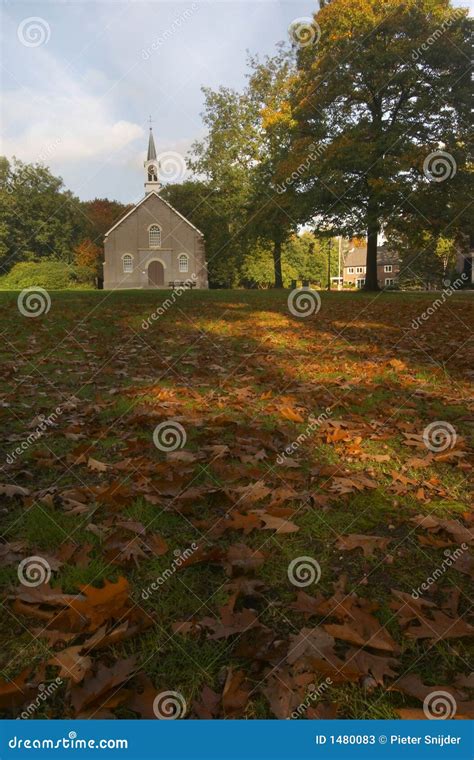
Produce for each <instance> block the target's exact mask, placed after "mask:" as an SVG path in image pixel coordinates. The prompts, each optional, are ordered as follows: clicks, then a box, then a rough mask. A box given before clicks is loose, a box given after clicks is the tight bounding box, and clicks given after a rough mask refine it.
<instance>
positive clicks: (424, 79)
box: [276, 0, 470, 290]
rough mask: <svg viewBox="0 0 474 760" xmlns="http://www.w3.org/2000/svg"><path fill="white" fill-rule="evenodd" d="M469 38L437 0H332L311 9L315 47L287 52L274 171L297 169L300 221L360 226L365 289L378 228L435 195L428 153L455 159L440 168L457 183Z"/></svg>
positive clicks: (349, 228)
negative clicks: (284, 149) (282, 128)
mask: <svg viewBox="0 0 474 760" xmlns="http://www.w3.org/2000/svg"><path fill="white" fill-rule="evenodd" d="M468 37H469V28H468V22H467V19H466V12H465V11H462V10H460V9H456V10H455V9H453V7H452V6H451V4H450V3H449V1H448V0H333V1H332V2H331V3H324V4H323V7H322V8H321V9H320V11H319V12H318V13H317V14H316V15H315V18H314V34H313V38H314V39H313V42H314V44H307V42H306V41H305V43H304V45H303V47H301V49H300V50H299V51H298V76H297V77H296V79H295V84H294V87H293V90H292V95H291V106H292V108H291V114H288V113H287V112H285V111H282V110H280V112H279V114H278V113H277V115H276V116H279V118H280V120H281V121H282V122H283V123H286V125H287V127H288V129H291V130H292V134H293V142H292V145H293V151H292V155H291V157H290V160H289V161H286V162H283V163H282V165H281V166H280V170H279V171H280V176H285V175H288V173H289V172H290V171H294V170H295V168H297V167H299V166H305V167H306V166H307V168H306V169H305V171H304V172H302V173H301V176H300V179H299V182H298V190H299V192H300V194H301V204H302V205H303V206H304V207H305V209H306V214H307V217H308V219H313V218H314V217H318V218H319V219H323V220H324V221H325V222H327V223H329V224H332V225H333V226H334V227H336V228H337V231H338V232H339V233H340V232H344V233H345V234H347V235H353V234H359V235H360V234H366V237H367V275H366V288H367V289H369V290H376V289H377V288H378V284H377V237H378V234H379V232H380V231H381V229H382V228H383V227H384V225H386V224H387V223H389V222H390V219H391V217H392V216H393V215H394V214H397V213H398V214H402V215H403V213H404V211H406V212H407V213H412V212H413V208H412V207H411V206H410V200H411V195H412V194H413V193H416V192H418V193H419V194H420V195H422V196H424V197H428V198H429V196H430V195H431V194H432V193H433V192H434V188H435V187H436V184H437V180H438V179H439V176H438V177H433V175H432V174H430V167H429V162H430V160H432V158H433V154H436V153H437V152H439V151H440V150H442V151H443V152H444V153H445V154H448V157H447V159H446V160H447V162H448V164H450V165H451V167H456V168H457V171H455V170H454V168H451V169H450V168H449V165H447V167H446V176H445V179H446V182H451V183H453V189H454V187H455V186H456V184H457V183H461V182H462V177H463V167H464V165H465V161H466V131H467V125H468V123H469V118H468V90H469V76H470V75H469V47H468ZM304 39H305V40H307V37H306V38H304ZM314 144H316V145H317V160H315V161H310V162H308V161H307V157H308V154H310V153H311V151H313V153H314V148H312V147H311V146H314ZM449 213H450V215H451V219H453V218H454V216H455V215H456V211H455V209H454V208H452V209H451V210H450V212H449Z"/></svg>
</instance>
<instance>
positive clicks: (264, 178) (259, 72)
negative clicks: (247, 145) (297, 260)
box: [247, 46, 298, 288]
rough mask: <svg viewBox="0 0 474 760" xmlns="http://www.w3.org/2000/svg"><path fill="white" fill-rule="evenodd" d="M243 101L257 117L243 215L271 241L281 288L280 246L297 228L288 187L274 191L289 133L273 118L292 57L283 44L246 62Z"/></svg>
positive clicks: (252, 230)
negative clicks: (247, 73) (247, 74)
mask: <svg viewBox="0 0 474 760" xmlns="http://www.w3.org/2000/svg"><path fill="white" fill-rule="evenodd" d="M249 63H250V66H251V74H250V77H249V85H248V89H247V92H248V97H249V100H250V102H251V103H252V113H254V114H256V116H257V123H256V129H255V135H256V139H255V154H256V161H255V164H254V165H253V166H252V167H251V171H250V198H249V202H248V211H247V216H248V219H249V230H250V233H251V235H252V236H253V237H254V238H255V239H256V240H259V241H261V242H270V243H271V244H272V249H273V268H274V285H275V287H276V288H282V287H283V272H282V247H283V244H284V243H285V242H286V241H287V240H288V238H289V236H290V235H291V233H292V232H295V231H296V229H297V226H298V205H297V202H296V198H295V194H294V191H293V187H292V184H291V183H288V182H286V183H285V185H284V192H280V189H281V188H279V187H277V171H278V166H279V165H281V164H282V163H283V162H285V161H287V160H288V155H289V152H290V149H291V145H290V133H289V131H288V129H287V127H286V125H285V124H282V122H281V121H280V120H278V119H275V118H274V116H273V115H274V113H275V111H279V110H281V109H282V108H285V103H286V102H287V98H288V85H289V81H290V76H291V73H292V71H293V67H294V61H293V56H292V54H290V52H289V51H287V50H286V49H285V48H284V47H283V46H280V49H279V51H278V53H277V54H276V55H275V56H273V57H268V56H267V57H266V58H265V59H264V61H263V62H260V61H259V59H258V58H251V59H250V61H249Z"/></svg>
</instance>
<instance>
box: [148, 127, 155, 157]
mask: <svg viewBox="0 0 474 760" xmlns="http://www.w3.org/2000/svg"><path fill="white" fill-rule="evenodd" d="M146 160H147V161H156V148H155V141H154V139H153V132H152V129H151V127H150V136H149V138H148V155H147V157H146Z"/></svg>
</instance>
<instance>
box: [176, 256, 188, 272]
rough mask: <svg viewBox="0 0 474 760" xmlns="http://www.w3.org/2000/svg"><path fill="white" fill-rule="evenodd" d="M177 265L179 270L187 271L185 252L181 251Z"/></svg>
mask: <svg viewBox="0 0 474 760" xmlns="http://www.w3.org/2000/svg"><path fill="white" fill-rule="evenodd" d="M178 266H179V271H180V272H187V271H188V257H187V256H186V254H185V253H182V254H181V255H180V257H179V259H178Z"/></svg>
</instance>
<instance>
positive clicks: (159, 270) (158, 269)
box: [148, 261, 165, 288]
mask: <svg viewBox="0 0 474 760" xmlns="http://www.w3.org/2000/svg"><path fill="white" fill-rule="evenodd" d="M164 284H165V270H164V269H163V264H162V263H161V261H152V262H150V264H149V266H148V285H149V286H150V287H151V288H159V287H162V286H163V285H164Z"/></svg>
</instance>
